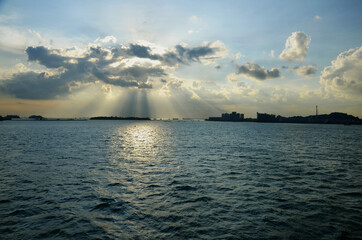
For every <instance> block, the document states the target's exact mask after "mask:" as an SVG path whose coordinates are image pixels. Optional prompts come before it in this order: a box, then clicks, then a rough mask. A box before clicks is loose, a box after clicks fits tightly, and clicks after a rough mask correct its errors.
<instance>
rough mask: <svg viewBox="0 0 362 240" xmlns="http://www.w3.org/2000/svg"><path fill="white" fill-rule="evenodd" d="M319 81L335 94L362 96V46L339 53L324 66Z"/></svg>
mask: <svg viewBox="0 0 362 240" xmlns="http://www.w3.org/2000/svg"><path fill="white" fill-rule="evenodd" d="M320 83H321V84H322V85H323V86H324V87H325V89H326V90H327V91H328V92H330V93H333V94H335V95H337V96H345V97H346V96H349V95H351V96H359V97H360V96H362V47H358V48H354V49H349V50H348V51H345V52H342V53H340V54H339V55H338V57H337V58H336V59H335V60H333V61H332V64H331V65H330V66H328V67H325V68H324V70H323V71H322V75H321V77H320Z"/></svg>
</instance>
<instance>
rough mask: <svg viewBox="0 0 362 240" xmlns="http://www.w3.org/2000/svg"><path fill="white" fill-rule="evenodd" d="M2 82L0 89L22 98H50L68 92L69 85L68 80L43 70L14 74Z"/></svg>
mask: <svg viewBox="0 0 362 240" xmlns="http://www.w3.org/2000/svg"><path fill="white" fill-rule="evenodd" d="M3 83H4V84H1V85H0V91H2V92H6V93H8V94H11V95H14V96H15V97H17V98H22V99H52V98H55V97H56V96H59V95H63V94H67V93H70V87H71V83H70V82H67V81H64V80H63V79H61V78H60V77H59V76H49V75H47V74H46V73H44V72H43V73H40V74H39V73H36V72H26V73H19V74H14V75H13V77H12V79H11V80H7V81H4V82H3Z"/></svg>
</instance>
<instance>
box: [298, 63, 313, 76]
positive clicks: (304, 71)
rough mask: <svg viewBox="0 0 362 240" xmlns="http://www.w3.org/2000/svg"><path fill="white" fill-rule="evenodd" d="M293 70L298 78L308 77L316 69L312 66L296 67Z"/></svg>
mask: <svg viewBox="0 0 362 240" xmlns="http://www.w3.org/2000/svg"><path fill="white" fill-rule="evenodd" d="M293 69H294V71H295V72H296V73H297V74H298V75H299V76H309V75H313V74H315V73H316V72H317V68H316V66H314V65H304V66H296V67H294V68H293Z"/></svg>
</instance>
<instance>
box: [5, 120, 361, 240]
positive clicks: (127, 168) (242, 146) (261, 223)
mask: <svg viewBox="0 0 362 240" xmlns="http://www.w3.org/2000/svg"><path fill="white" fill-rule="evenodd" d="M361 237H362V126H344V125H318V124H316V125H309V124H278V123H243V122H239V123H232V122H205V121H169V122H167V121H68V122H61V121H54V122H50V121H23V122H20V121H4V122H0V239H361Z"/></svg>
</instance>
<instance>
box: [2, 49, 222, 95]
mask: <svg viewBox="0 0 362 240" xmlns="http://www.w3.org/2000/svg"><path fill="white" fill-rule="evenodd" d="M222 46H223V44H222V43H220V42H215V43H207V44H204V45H203V46H199V47H186V46H181V45H177V46H176V47H175V48H173V49H172V50H169V51H166V52H165V53H164V54H154V53H152V49H151V48H150V47H148V46H143V45H139V44H130V45H129V46H128V47H124V46H115V47H112V48H103V47H101V46H91V47H89V49H88V50H87V51H86V52H85V53H83V54H82V55H81V56H73V57H72V56H71V54H70V53H71V51H75V49H66V50H60V49H49V48H46V47H44V46H38V47H28V48H27V49H26V54H27V55H28V60H29V61H33V62H37V63H38V64H40V65H42V66H44V67H46V68H48V69H59V70H60V71H58V73H57V74H55V75H54V74H52V75H51V76H50V75H47V74H46V73H42V74H39V73H36V72H27V73H21V74H15V75H13V77H12V78H10V79H6V80H3V81H2V82H1V83H0V90H1V91H2V92H5V93H9V94H13V95H14V96H16V97H18V98H26V99H50V98H54V97H57V96H60V95H65V94H68V93H69V92H70V89H71V88H72V86H73V87H79V86H80V85H81V84H82V83H91V82H95V81H103V82H105V83H107V84H112V85H116V86H120V87H136V88H152V84H151V83H150V82H151V81H152V80H151V78H159V77H164V76H167V74H166V73H165V71H164V67H165V66H177V65H178V64H180V63H183V64H188V63H191V62H196V61H201V60H204V59H206V60H208V59H217V58H219V56H218V55H217V54H218V52H219V51H221V50H223V49H222ZM69 51H70V53H69ZM132 57H138V58H143V59H149V60H158V61H159V62H160V64H159V65H156V66H154V65H153V66H152V67H150V64H145V63H142V62H141V63H137V64H133V65H131V66H129V64H126V62H124V61H123V62H121V61H120V60H127V59H130V58H132ZM59 72H60V73H59Z"/></svg>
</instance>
